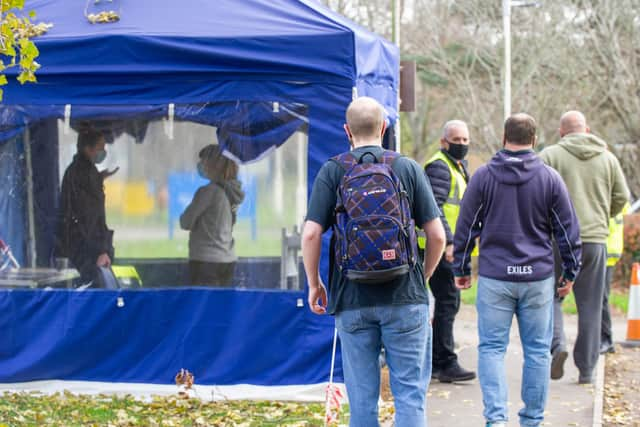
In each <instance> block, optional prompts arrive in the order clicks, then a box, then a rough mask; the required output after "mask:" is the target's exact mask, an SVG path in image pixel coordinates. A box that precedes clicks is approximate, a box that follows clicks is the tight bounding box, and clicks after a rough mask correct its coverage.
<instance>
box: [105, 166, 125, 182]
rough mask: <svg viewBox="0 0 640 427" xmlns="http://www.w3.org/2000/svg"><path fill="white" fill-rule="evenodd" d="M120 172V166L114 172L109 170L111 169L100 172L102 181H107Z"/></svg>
mask: <svg viewBox="0 0 640 427" xmlns="http://www.w3.org/2000/svg"><path fill="white" fill-rule="evenodd" d="M119 170H120V166H118V167H117V168H115V169H113V170H109V169H105V170H103V171H100V176H102V179H103V180H104V179H107V178H109V177H110V176H111V175H115V174H116V172H118V171H119Z"/></svg>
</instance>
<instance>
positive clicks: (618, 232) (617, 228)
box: [607, 203, 631, 267]
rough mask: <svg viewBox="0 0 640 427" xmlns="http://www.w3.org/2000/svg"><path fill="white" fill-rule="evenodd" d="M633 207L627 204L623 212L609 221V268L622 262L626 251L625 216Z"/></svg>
mask: <svg viewBox="0 0 640 427" xmlns="http://www.w3.org/2000/svg"><path fill="white" fill-rule="evenodd" d="M630 208H631V206H629V204H628V203H627V204H626V205H625V206H624V208H622V212H620V213H619V214H618V215H616V216H615V217H613V218H610V219H609V237H608V238H607V267H612V266H614V265H616V263H617V262H618V261H619V260H620V257H621V256H622V252H623V251H624V216H625V215H626V214H627V212H629V209H630Z"/></svg>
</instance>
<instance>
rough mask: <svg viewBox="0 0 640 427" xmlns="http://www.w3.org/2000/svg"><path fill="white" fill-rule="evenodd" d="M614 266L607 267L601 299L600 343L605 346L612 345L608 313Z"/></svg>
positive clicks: (609, 313) (609, 314)
mask: <svg viewBox="0 0 640 427" xmlns="http://www.w3.org/2000/svg"><path fill="white" fill-rule="evenodd" d="M615 269H616V266H615V265H612V266H607V272H606V274H605V282H604V298H602V329H601V332H600V343H601V344H605V345H612V344H613V336H612V335H611V312H610V311H609V294H610V293H611V280H612V279H613V272H614V271H615Z"/></svg>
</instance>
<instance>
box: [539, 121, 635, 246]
mask: <svg viewBox="0 0 640 427" xmlns="http://www.w3.org/2000/svg"><path fill="white" fill-rule="evenodd" d="M540 157H541V158H542V160H543V161H544V162H545V163H546V164H548V165H549V166H551V167H552V168H554V169H555V170H557V171H558V173H559V174H560V176H562V179H563V180H564V182H565V184H566V185H567V189H568V190H569V195H570V196H571V201H572V202H573V205H574V207H575V209H576V214H577V216H578V220H579V221H580V237H581V239H582V241H583V242H586V243H606V241H607V236H608V235H609V218H611V217H614V216H616V215H617V214H618V213H619V212H620V211H622V208H623V207H624V205H625V203H627V201H628V200H629V196H630V194H629V189H628V187H627V183H626V181H625V179H624V175H623V173H622V168H621V167H620V163H619V162H618V159H616V157H615V156H614V155H613V154H611V152H609V151H608V150H607V144H606V142H604V141H603V140H602V139H600V138H598V137H597V136H595V135H592V134H590V133H571V134H568V135H565V137H564V138H562V139H561V140H560V142H559V143H558V144H555V145H552V146H551V147H548V148H545V149H544V150H543V151H542V152H541V153H540Z"/></svg>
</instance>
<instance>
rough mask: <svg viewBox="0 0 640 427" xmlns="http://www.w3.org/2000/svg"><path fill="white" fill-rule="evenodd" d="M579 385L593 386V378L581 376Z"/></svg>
mask: <svg viewBox="0 0 640 427" xmlns="http://www.w3.org/2000/svg"><path fill="white" fill-rule="evenodd" d="M578 384H593V376H592V375H582V374H580V375H579V376H578Z"/></svg>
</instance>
